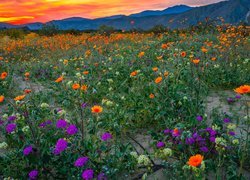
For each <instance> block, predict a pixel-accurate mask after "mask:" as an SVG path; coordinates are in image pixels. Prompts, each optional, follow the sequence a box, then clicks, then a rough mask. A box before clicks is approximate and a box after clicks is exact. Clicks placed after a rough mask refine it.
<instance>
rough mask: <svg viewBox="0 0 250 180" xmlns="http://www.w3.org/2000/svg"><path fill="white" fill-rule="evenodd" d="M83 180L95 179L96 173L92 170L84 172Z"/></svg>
mask: <svg viewBox="0 0 250 180" xmlns="http://www.w3.org/2000/svg"><path fill="white" fill-rule="evenodd" d="M82 178H83V179H85V180H91V179H93V178H94V171H93V170H92V169H86V170H85V171H83V172H82Z"/></svg>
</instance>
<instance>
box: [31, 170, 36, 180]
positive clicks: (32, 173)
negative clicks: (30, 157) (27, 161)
mask: <svg viewBox="0 0 250 180" xmlns="http://www.w3.org/2000/svg"><path fill="white" fill-rule="evenodd" d="M37 176H38V170H36V169H34V170H32V171H30V172H29V178H30V179H32V180H34V179H36V178H37Z"/></svg>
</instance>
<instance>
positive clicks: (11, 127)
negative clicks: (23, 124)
mask: <svg viewBox="0 0 250 180" xmlns="http://www.w3.org/2000/svg"><path fill="white" fill-rule="evenodd" d="M5 129H6V131H7V133H12V132H13V131H15V129H16V124H14V123H12V124H8V125H7V126H6V128H5Z"/></svg>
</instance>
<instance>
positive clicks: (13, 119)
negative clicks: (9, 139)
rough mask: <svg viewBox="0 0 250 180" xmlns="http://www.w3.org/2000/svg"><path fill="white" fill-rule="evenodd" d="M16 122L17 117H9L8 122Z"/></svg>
mask: <svg viewBox="0 0 250 180" xmlns="http://www.w3.org/2000/svg"><path fill="white" fill-rule="evenodd" d="M15 120H16V116H9V117H8V121H9V122H11V121H15Z"/></svg>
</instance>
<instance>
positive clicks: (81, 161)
mask: <svg viewBox="0 0 250 180" xmlns="http://www.w3.org/2000/svg"><path fill="white" fill-rule="evenodd" d="M88 160H89V158H88V157H80V158H78V159H77V160H76V161H75V163H74V166H75V167H82V166H84V165H85V164H86V163H87V162H88Z"/></svg>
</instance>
